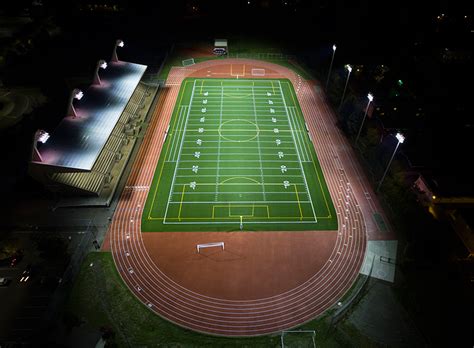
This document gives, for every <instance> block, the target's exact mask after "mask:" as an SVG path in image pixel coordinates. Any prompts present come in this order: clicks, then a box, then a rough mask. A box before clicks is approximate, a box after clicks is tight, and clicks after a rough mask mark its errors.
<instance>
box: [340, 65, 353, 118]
mask: <svg viewBox="0 0 474 348" xmlns="http://www.w3.org/2000/svg"><path fill="white" fill-rule="evenodd" d="M346 69H347V71H348V73H347V79H346V85H345V86H344V92H342V98H341V104H339V110H340V109H341V107H342V102H343V101H344V96H345V95H346V88H347V84H348V83H349V77H350V76H351V71H352V67H351V66H350V65H349V64H347V65H346Z"/></svg>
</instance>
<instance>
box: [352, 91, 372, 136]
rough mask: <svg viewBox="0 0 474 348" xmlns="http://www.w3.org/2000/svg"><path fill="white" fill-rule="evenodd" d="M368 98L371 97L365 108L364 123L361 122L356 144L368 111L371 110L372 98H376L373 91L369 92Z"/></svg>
mask: <svg viewBox="0 0 474 348" xmlns="http://www.w3.org/2000/svg"><path fill="white" fill-rule="evenodd" d="M367 99H369V102H368V103H367V107H366V108H365V112H364V118H363V119H362V123H361V124H360V128H359V132H358V133H357V137H356V141H355V142H356V144H357V141H358V140H359V136H360V132H361V131H362V126H363V125H364V122H365V117H366V116H367V111H369V105H370V103H371V102H372V100H374V96H373V95H372V94H371V93H369V94H368V95H367Z"/></svg>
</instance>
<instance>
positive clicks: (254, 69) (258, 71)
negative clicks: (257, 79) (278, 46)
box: [252, 68, 265, 76]
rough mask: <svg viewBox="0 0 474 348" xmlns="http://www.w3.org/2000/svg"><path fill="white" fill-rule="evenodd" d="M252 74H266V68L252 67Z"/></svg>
mask: <svg viewBox="0 0 474 348" xmlns="http://www.w3.org/2000/svg"><path fill="white" fill-rule="evenodd" d="M252 76H265V69H257V68H253V69H252Z"/></svg>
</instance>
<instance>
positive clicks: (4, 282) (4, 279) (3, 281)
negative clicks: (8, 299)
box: [0, 277, 10, 286]
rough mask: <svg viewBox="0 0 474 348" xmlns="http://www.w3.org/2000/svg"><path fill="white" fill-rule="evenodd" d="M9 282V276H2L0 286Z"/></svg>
mask: <svg viewBox="0 0 474 348" xmlns="http://www.w3.org/2000/svg"><path fill="white" fill-rule="evenodd" d="M8 283H10V279H9V278H3V277H2V278H0V286H8Z"/></svg>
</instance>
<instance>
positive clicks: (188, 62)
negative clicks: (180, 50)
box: [182, 58, 195, 67]
mask: <svg viewBox="0 0 474 348" xmlns="http://www.w3.org/2000/svg"><path fill="white" fill-rule="evenodd" d="M182 64H183V66H184V67H186V66H190V65H194V64H195V62H194V58H189V59H184V60H183V61H182Z"/></svg>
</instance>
